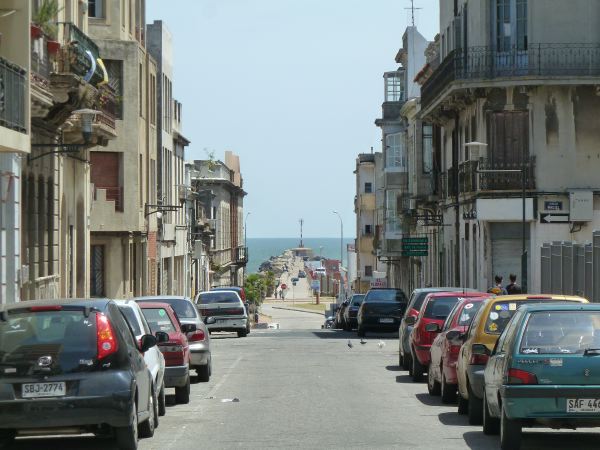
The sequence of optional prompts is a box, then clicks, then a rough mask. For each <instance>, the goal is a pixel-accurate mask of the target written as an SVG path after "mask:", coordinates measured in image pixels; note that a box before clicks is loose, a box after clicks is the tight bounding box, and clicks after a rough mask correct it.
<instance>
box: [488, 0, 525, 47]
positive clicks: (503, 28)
mask: <svg viewBox="0 0 600 450" xmlns="http://www.w3.org/2000/svg"><path fill="white" fill-rule="evenodd" d="M495 14H496V46H497V48H498V51H501V52H508V51H510V50H513V49H516V50H527V44H528V42H527V0H496V8H495Z"/></svg>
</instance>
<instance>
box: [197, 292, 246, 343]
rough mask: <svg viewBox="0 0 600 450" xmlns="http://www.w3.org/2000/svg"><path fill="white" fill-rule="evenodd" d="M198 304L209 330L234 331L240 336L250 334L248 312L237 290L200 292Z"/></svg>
mask: <svg viewBox="0 0 600 450" xmlns="http://www.w3.org/2000/svg"><path fill="white" fill-rule="evenodd" d="M196 305H197V306H198V310H199V311H200V314H202V317H203V318H204V321H205V322H206V325H207V326H208V329H209V331H211V332H213V331H234V332H236V333H237V335H238V337H246V336H247V335H248V313H247V312H246V308H244V303H243V302H242V299H241V298H240V296H239V295H238V293H237V292H235V291H204V292H200V293H199V294H198V295H197V296H196Z"/></svg>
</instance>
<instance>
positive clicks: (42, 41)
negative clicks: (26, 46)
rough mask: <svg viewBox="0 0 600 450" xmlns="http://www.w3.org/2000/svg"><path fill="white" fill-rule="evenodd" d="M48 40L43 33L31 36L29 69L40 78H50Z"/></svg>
mask: <svg viewBox="0 0 600 450" xmlns="http://www.w3.org/2000/svg"><path fill="white" fill-rule="evenodd" d="M47 45H48V40H47V38H46V36H45V35H43V34H42V35H41V36H40V37H38V38H34V37H32V38H31V71H32V72H33V73H35V74H37V75H39V76H41V77H42V78H44V79H46V80H48V79H50V58H49V55H48V47H47Z"/></svg>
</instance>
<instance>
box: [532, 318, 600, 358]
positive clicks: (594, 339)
mask: <svg viewBox="0 0 600 450" xmlns="http://www.w3.org/2000/svg"><path fill="white" fill-rule="evenodd" d="M599 348H600V312H596V311H594V312H592V311H543V312H541V311H540V312H534V313H531V315H530V317H529V319H528V320H527V325H526V328H525V331H524V332H523V337H522V338H521V344H520V353H522V354H526V355H531V354H534V355H535V354H540V355H542V354H569V353H584V352H585V350H586V349H599Z"/></svg>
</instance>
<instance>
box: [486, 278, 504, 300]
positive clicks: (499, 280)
mask: <svg viewBox="0 0 600 450" xmlns="http://www.w3.org/2000/svg"><path fill="white" fill-rule="evenodd" d="M502 280H503V278H502V276H500V275H496V276H495V277H494V281H495V282H496V285H495V286H493V287H491V288H489V289H488V292H489V293H490V294H496V295H507V294H508V292H506V289H504V288H503V287H502Z"/></svg>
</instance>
